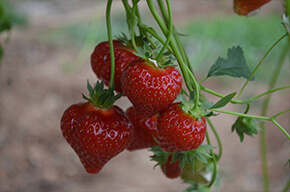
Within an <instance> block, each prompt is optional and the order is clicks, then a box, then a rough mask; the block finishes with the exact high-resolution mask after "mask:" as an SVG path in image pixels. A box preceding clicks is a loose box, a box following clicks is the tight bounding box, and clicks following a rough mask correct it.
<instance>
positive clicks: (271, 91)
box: [242, 86, 290, 103]
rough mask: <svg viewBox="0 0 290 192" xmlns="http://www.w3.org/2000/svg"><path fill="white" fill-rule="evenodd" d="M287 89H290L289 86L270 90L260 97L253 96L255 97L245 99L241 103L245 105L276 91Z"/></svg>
mask: <svg viewBox="0 0 290 192" xmlns="http://www.w3.org/2000/svg"><path fill="white" fill-rule="evenodd" d="M289 88H290V86H284V87H279V88H276V89H270V90H269V91H266V92H265V93H262V94H260V95H257V96H255V97H251V98H249V99H246V100H245V101H242V102H245V103H246V102H251V101H253V100H256V99H258V98H260V97H263V96H265V95H267V94H269V93H274V92H276V91H280V90H283V89H289Z"/></svg>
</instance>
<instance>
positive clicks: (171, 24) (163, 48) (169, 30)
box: [156, 0, 173, 61]
mask: <svg viewBox="0 0 290 192" xmlns="http://www.w3.org/2000/svg"><path fill="white" fill-rule="evenodd" d="M166 5H167V9H168V15H169V19H168V21H169V24H168V32H167V35H166V41H165V44H164V45H163V47H162V49H161V50H160V52H159V54H158V55H157V57H156V61H158V60H159V59H160V57H161V56H162V54H163V52H164V51H165V49H166V48H167V47H168V44H169V42H170V40H171V36H172V30H173V22H172V11H171V5H170V2H169V0H166Z"/></svg>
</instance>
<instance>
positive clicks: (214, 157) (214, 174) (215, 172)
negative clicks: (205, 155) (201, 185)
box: [205, 131, 217, 188]
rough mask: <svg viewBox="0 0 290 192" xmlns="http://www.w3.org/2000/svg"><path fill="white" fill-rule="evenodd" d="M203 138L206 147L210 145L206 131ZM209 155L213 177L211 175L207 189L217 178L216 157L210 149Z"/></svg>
mask: <svg viewBox="0 0 290 192" xmlns="http://www.w3.org/2000/svg"><path fill="white" fill-rule="evenodd" d="M205 136H206V141H207V143H208V145H211V142H210V138H209V135H208V131H206V135H205ZM210 155H211V156H212V160H213V175H212V178H211V180H210V183H209V184H208V187H209V188H210V187H211V186H212V185H213V184H214V182H215V179H216V176H217V162H216V156H215V154H214V153H213V150H212V149H210Z"/></svg>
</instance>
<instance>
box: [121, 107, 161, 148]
mask: <svg viewBox="0 0 290 192" xmlns="http://www.w3.org/2000/svg"><path fill="white" fill-rule="evenodd" d="M126 115H127V116H128V118H129V120H130V121H131V122H132V125H133V128H134V136H133V140H132V142H131V143H130V145H129V147H128V148H127V149H128V150H129V151H133V150H137V149H144V148H148V147H151V146H154V145H157V143H156V141H155V140H154V137H156V136H157V115H155V116H153V117H151V118H149V119H148V118H144V117H142V116H138V115H136V113H135V109H134V107H130V108H128V109H127V111H126Z"/></svg>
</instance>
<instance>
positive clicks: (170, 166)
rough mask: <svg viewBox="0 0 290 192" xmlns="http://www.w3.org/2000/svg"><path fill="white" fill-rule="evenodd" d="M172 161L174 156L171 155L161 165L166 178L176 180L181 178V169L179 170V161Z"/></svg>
mask: <svg viewBox="0 0 290 192" xmlns="http://www.w3.org/2000/svg"><path fill="white" fill-rule="evenodd" d="M171 161H172V155H169V157H168V159H167V161H166V162H165V163H164V164H162V165H161V170H162V172H163V173H164V174H165V175H166V177H168V178H170V179H174V178H177V177H179V176H180V174H181V169H180V168H179V161H176V162H174V163H172V162H171Z"/></svg>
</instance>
